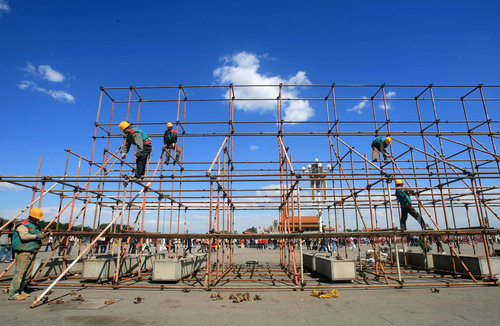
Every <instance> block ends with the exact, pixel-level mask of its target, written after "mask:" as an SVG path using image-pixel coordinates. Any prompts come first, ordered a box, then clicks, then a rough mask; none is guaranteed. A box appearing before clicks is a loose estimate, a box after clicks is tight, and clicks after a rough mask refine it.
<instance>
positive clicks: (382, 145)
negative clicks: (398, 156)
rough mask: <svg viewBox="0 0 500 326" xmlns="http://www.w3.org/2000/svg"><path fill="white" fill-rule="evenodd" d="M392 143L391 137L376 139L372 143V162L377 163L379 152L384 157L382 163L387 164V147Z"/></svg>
mask: <svg viewBox="0 0 500 326" xmlns="http://www.w3.org/2000/svg"><path fill="white" fill-rule="evenodd" d="M391 143H392V139H391V137H389V136H387V137H377V138H375V139H374V140H373V141H372V161H373V162H377V160H378V152H381V153H382V155H383V156H384V161H385V162H386V163H387V162H388V161H389V156H390V155H389V152H388V151H387V147H389V145H390V144H391Z"/></svg>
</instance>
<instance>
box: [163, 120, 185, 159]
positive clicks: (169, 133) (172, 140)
mask: <svg viewBox="0 0 500 326" xmlns="http://www.w3.org/2000/svg"><path fill="white" fill-rule="evenodd" d="M173 126H174V125H173V124H172V122H168V123H167V130H165V133H164V134H163V150H164V151H165V153H166V154H167V157H166V158H165V164H166V165H168V164H169V163H170V157H171V156H172V154H170V151H171V150H174V152H175V156H174V163H175V162H179V158H180V157H181V149H180V148H179V146H178V145H177V131H175V130H173Z"/></svg>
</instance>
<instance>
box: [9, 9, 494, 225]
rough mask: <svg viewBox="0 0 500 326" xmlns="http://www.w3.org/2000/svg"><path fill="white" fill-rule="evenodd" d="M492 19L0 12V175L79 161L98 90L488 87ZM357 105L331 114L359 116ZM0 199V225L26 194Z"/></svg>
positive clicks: (260, 12)
mask: <svg viewBox="0 0 500 326" xmlns="http://www.w3.org/2000/svg"><path fill="white" fill-rule="evenodd" d="M499 14H500V4H499V3H498V2H497V1H308V2H304V1H287V2H279V1H252V2H239V1H188V2H173V1H144V2H137V1H125V0H121V1H50V2H45V1H17V0H0V40H1V44H2V46H1V48H0V62H1V68H0V85H1V87H0V118H1V120H2V122H3V126H2V129H3V131H4V135H5V136H4V137H5V138H4V141H3V142H2V143H1V144H0V150H1V152H2V153H3V159H2V160H0V174H3V175H33V174H35V173H36V168H37V165H38V160H39V157H40V156H43V160H44V162H43V167H42V174H60V173H61V174H62V171H63V169H64V163H65V151H64V149H65V148H67V147H68V146H72V149H73V150H74V151H75V152H77V153H80V154H83V155H85V156H88V155H89V152H90V145H91V141H92V139H91V136H92V134H93V131H94V126H93V122H94V121H95V118H96V111H97V106H98V100H99V86H101V85H102V86H129V85H136V86H139V85H142V86H149V85H178V84H184V85H209V84H220V83H229V82H238V81H240V82H248V83H251V82H253V81H283V82H293V81H299V82H304V83H312V84H331V83H337V84H380V83H389V84H429V83H434V84H477V83H485V84H498V76H499V75H500V65H499V62H498V53H499V47H500V42H499V35H500V33H499V32H500V29H499V27H498V16H499ZM235 69H240V71H241V70H242V71H243V73H244V77H243V78H238V76H237V73H235V72H234V70H235ZM220 95H221V96H223V94H220ZM292 95H293V94H292ZM370 95H371V94H358V95H357V96H360V97H361V96H370ZM398 95H401V93H400V94H398ZM360 103H362V102H359V103H352V104H349V105H347V106H346V107H345V108H343V109H345V110H346V111H345V112H348V113H346V114H350V116H349V117H351V118H354V117H358V116H359V117H364V113H365V112H366V110H365V111H363V110H362V109H363V108H361V111H360V109H359V107H358V109H356V107H357V105H361V106H363V105H362V104H360ZM239 109H240V110H239V111H238V113H237V114H239V116H240V117H241V119H242V120H245V119H246V120H251V119H252V117H254V118H255V119H260V118H262V119H267V120H269V115H270V114H273V113H272V112H271V110H267V109H265V108H264V109H262V108H252V107H240V108H239ZM347 110H351V111H347ZM210 112H212V111H210ZM319 112H320V111H319V110H318V109H317V108H316V107H314V105H313V104H311V106H307V105H305V104H304V105H303V106H301V107H299V108H297V109H296V110H293V109H290V111H289V113H288V114H289V116H290V117H295V118H297V119H302V120H316V119H323V118H324V117H323V116H320V113H319ZM358 112H359V113H361V114H358ZM205 114H206V115H207V116H203V113H202V115H201V116H200V119H201V120H210V119H215V120H217V116H216V114H215V116H214V115H212V114H214V113H205ZM359 117H358V118H359ZM223 118H226V115H225V114H224V115H223ZM365 118H366V117H365ZM214 146H215V147H217V146H216V145H215V144H214ZM243 146H244V147H245V148H247V147H248V148H250V146H257V147H258V148H260V149H261V150H264V148H265V146H262V145H261V144H256V143H255V142H252V141H246V143H244V144H243ZM273 146H275V144H273ZM252 148H255V147H252ZM256 150H257V149H256ZM214 154H215V153H213V149H212V148H210V149H208V150H207V157H213V155H214ZM297 155H298V156H300V155H302V157H303V158H304V159H306V158H307V153H298V154H297ZM242 156H244V155H243V154H242ZM274 158H275V157H274V156H273V159H274ZM325 158H326V157H325ZM23 193H24V192H23ZM0 198H3V199H8V203H7V201H6V200H2V203H1V204H0V212H2V214H7V215H8V212H11V211H15V210H16V208H17V207H21V206H24V205H25V204H26V203H27V201H28V200H29V199H30V198H31V196H30V195H29V194H27V195H25V196H22V195H20V193H16V194H15V196H13V195H12V194H11V193H9V192H8V191H0ZM263 223H265V222H263Z"/></svg>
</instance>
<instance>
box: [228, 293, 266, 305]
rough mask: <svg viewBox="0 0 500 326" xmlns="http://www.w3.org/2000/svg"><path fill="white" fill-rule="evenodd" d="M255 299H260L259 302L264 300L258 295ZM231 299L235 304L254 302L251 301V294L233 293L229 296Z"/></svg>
mask: <svg viewBox="0 0 500 326" xmlns="http://www.w3.org/2000/svg"><path fill="white" fill-rule="evenodd" d="M255 297H259V299H257V300H262V298H261V297H260V296H258V295H256V296H255ZM229 299H230V300H233V302H234V303H240V302H243V301H252V299H250V293H248V292H246V293H236V295H235V294H232V293H231V295H230V296H229ZM254 300H255V298H254Z"/></svg>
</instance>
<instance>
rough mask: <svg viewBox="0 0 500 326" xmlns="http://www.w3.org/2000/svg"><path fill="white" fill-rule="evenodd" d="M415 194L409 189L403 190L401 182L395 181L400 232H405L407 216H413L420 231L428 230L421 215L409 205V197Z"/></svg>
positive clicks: (399, 180)
mask: <svg viewBox="0 0 500 326" xmlns="http://www.w3.org/2000/svg"><path fill="white" fill-rule="evenodd" d="M415 194H416V193H415V191H414V190H412V189H410V188H405V187H404V185H403V180H401V179H397V180H396V198H397V199H398V201H399V205H400V206H401V219H400V223H401V230H402V231H404V230H406V220H407V219H408V214H410V215H411V216H413V217H414V218H415V219H416V220H417V222H418V223H419V224H420V227H421V228H422V230H430V228H429V226H428V225H427V224H425V222H424V219H423V218H422V215H420V213H419V212H417V211H416V210H415V208H413V206H412V205H411V198H410V196H412V195H413V196H414V195H415Z"/></svg>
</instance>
